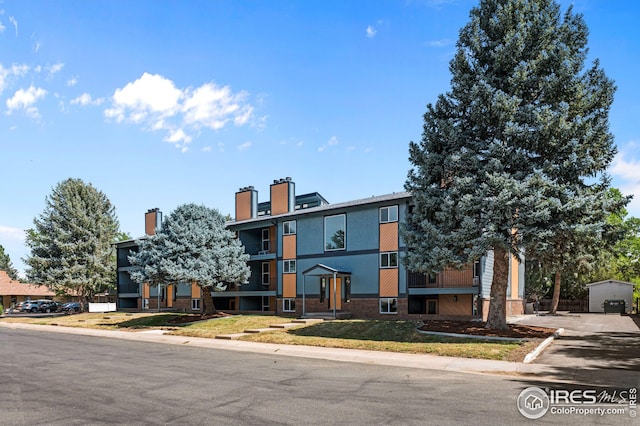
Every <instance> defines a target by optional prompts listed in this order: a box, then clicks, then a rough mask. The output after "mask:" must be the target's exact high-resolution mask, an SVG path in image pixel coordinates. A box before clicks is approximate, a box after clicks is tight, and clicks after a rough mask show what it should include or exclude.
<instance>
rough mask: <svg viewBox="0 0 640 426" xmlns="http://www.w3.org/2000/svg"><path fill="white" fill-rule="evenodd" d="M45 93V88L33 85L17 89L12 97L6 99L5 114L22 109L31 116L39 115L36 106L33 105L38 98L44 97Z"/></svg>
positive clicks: (36, 116)
mask: <svg viewBox="0 0 640 426" xmlns="http://www.w3.org/2000/svg"><path fill="white" fill-rule="evenodd" d="M46 94H47V91H46V90H44V89H42V88H40V87H34V86H30V87H29V88H28V89H27V90H24V89H20V90H18V91H17V92H16V93H15V94H14V95H13V97H11V98H9V99H7V114H11V113H12V112H13V111H15V110H18V109H23V110H24V111H25V112H26V113H27V115H29V116H31V117H34V118H38V117H40V114H39V112H38V108H36V107H35V106H33V105H34V104H35V103H36V102H37V101H38V99H41V98H44V97H45V95H46Z"/></svg>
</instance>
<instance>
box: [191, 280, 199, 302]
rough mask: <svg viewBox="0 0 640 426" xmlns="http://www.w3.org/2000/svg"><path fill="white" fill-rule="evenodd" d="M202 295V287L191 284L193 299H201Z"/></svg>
mask: <svg viewBox="0 0 640 426" xmlns="http://www.w3.org/2000/svg"><path fill="white" fill-rule="evenodd" d="M201 294H202V292H201V289H200V286H199V285H198V284H196V283H195V282H193V283H191V298H192V299H200V297H201Z"/></svg>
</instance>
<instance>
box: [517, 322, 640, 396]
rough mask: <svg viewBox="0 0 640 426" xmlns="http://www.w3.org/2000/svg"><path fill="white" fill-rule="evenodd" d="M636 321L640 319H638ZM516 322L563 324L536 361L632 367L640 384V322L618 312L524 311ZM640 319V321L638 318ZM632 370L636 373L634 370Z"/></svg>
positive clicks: (562, 365) (569, 365) (565, 365)
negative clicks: (562, 329)
mask: <svg viewBox="0 0 640 426" xmlns="http://www.w3.org/2000/svg"><path fill="white" fill-rule="evenodd" d="M636 321H638V320H637V319H636ZM512 322H515V323H519V324H528V325H539V326H544V327H552V328H560V327H562V328H564V329H565V331H564V333H563V334H562V335H561V336H560V337H559V338H558V339H556V340H555V341H554V342H553V343H552V344H551V345H550V346H548V347H547V348H546V349H545V350H544V351H543V353H542V354H541V355H540V356H539V357H538V358H537V359H536V360H535V361H534V362H535V363H537V364H547V365H552V366H554V367H556V368H558V369H565V368H566V369H570V368H572V369H574V371H575V369H576V367H577V369H583V370H584V369H587V370H601V369H614V370H629V371H630V374H632V375H635V376H636V377H637V381H638V384H639V385H640V373H637V372H640V324H636V322H634V319H633V318H632V317H630V316H622V315H618V314H607V315H605V314H595V313H594V314H589V313H576V314H572V313H561V314H559V315H544V313H542V315H540V316H535V315H525V316H520V317H518V318H516V319H514V321H512ZM638 322H639V323H640V321H638ZM631 372H633V373H631Z"/></svg>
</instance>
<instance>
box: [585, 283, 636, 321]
mask: <svg viewBox="0 0 640 426" xmlns="http://www.w3.org/2000/svg"><path fill="white" fill-rule="evenodd" d="M633 286H634V285H633V283H627V282H624V281H616V280H608V281H601V282H597V283H592V284H588V285H587V287H589V312H604V308H603V307H602V305H603V304H604V301H605V300H624V301H625V304H626V310H627V313H629V312H631V307H632V306H633Z"/></svg>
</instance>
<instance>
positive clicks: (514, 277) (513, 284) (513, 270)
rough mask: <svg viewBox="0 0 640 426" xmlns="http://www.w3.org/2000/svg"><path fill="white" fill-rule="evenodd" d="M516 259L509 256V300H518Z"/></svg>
mask: <svg viewBox="0 0 640 426" xmlns="http://www.w3.org/2000/svg"><path fill="white" fill-rule="evenodd" d="M518 266H519V263H518V259H517V258H516V257H515V256H511V271H510V272H511V298H512V299H517V298H518Z"/></svg>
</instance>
